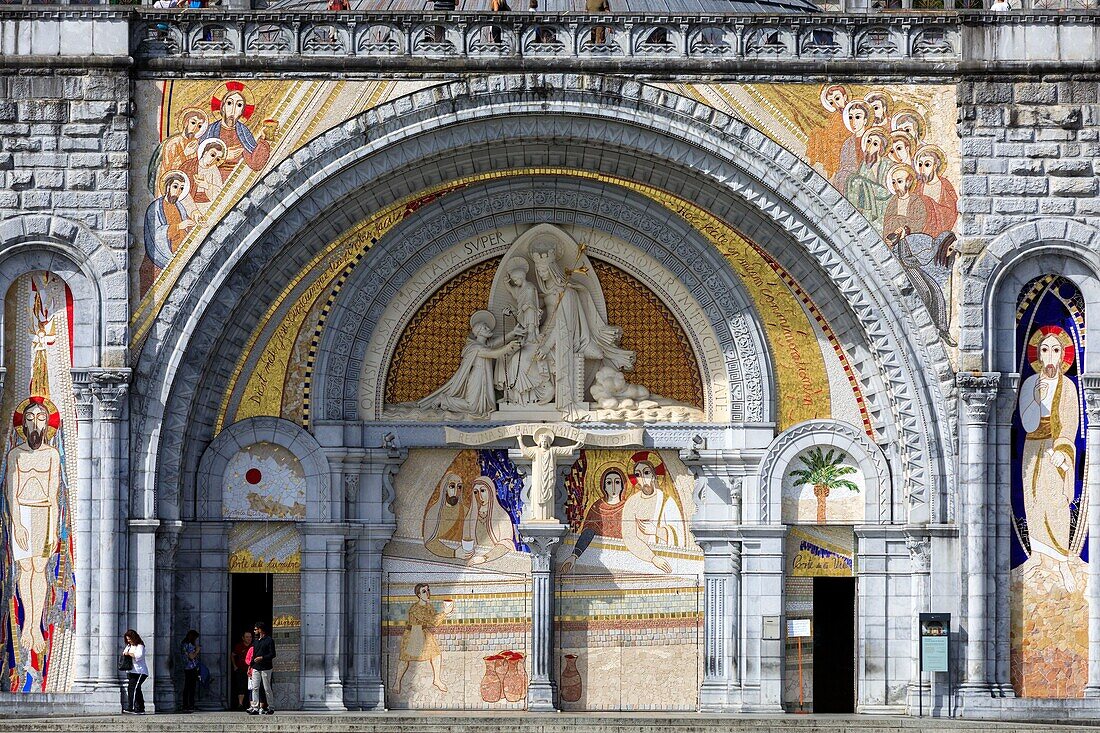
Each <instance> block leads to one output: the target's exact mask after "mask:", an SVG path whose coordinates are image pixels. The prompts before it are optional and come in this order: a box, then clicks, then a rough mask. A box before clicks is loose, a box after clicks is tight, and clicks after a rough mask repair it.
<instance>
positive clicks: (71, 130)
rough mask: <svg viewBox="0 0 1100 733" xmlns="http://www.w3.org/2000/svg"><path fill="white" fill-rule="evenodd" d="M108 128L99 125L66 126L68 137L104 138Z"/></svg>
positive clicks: (72, 123) (74, 124)
mask: <svg viewBox="0 0 1100 733" xmlns="http://www.w3.org/2000/svg"><path fill="white" fill-rule="evenodd" d="M106 129H107V126H106V125H104V124H102V123H99V124H96V123H87V122H71V123H69V124H68V125H65V128H64V133H65V136H66V137H102V136H103V132H104V130H106Z"/></svg>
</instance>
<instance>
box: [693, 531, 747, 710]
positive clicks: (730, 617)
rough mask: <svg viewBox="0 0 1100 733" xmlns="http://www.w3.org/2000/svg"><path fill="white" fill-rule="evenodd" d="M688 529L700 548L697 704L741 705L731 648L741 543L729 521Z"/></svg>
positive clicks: (736, 627)
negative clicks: (700, 642)
mask: <svg viewBox="0 0 1100 733" xmlns="http://www.w3.org/2000/svg"><path fill="white" fill-rule="evenodd" d="M691 531H692V533H693V535H694V537H695V541H696V543H697V544H698V545H699V547H701V548H702V550H703V684H702V686H701V687H700V689H699V707H700V709H701V710H703V711H705V712H737V711H738V710H740V706H741V686H740V674H739V672H738V660H739V656H738V650H737V642H738V630H739V628H740V624H739V623H738V616H739V613H740V608H741V543H740V542H739V541H737V528H736V525H732V524H730V525H726V526H716V523H713V522H710V523H707V524H706V525H705V526H699V525H697V524H694V523H693V524H692V528H691Z"/></svg>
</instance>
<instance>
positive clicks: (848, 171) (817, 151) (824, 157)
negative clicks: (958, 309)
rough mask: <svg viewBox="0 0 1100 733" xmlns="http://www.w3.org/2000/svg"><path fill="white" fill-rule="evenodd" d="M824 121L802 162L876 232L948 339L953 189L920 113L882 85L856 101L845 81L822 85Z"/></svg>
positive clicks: (954, 214)
mask: <svg viewBox="0 0 1100 733" xmlns="http://www.w3.org/2000/svg"><path fill="white" fill-rule="evenodd" d="M821 104H822V106H823V107H824V108H825V110H826V111H827V112H828V117H827V119H826V121H825V123H824V124H823V125H821V126H820V127H818V128H817V129H815V130H812V131H810V133H809V135H808V140H807V146H806V157H807V160H808V162H809V163H810V164H811V165H812V166H814V168H816V169H817V170H818V171H819V172H820V173H822V174H823V175H825V176H826V177H827V178H828V179H829V182H830V183H832V184H833V186H834V187H835V188H836V189H837V190H838V191H840V192H841V193H842V194H844V196H845V197H846V198H847V199H848V200H849V201H850V202H851V203H852V205H854V206H855V207H856V208H857V209H858V210H859V211H860V213H862V214H863V216H864V217H866V219H867V220H868V221H869V222H871V224H873V225H874V226H875V228H876V229H877V230H878V231H879V232H880V233H881V234H882V236H883V239H884V240H885V241H886V243H887V245H888V246H889V247H890V250H891V251H892V252H893V254H894V256H895V257H896V258H897V260H898V262H899V263H900V264H901V266H902V268H903V269H904V270H905V274H906V275H907V276H908V278H909V280H910V282H911V283H912V284H913V287H914V290H915V291H916V293H917V295H918V296H919V297H920V298H921V300H922V301H923V302H924V304H925V306H926V307H927V308H928V311H929V314H930V315H931V317H932V321H933V323H934V324H935V326H936V328H937V330H938V331H939V332H940V336H941V337H942V338H943V339H944V340H946V341H947V342H948V343H949V344H952V345H954V341H953V339H952V338H951V335H950V333H949V320H950V314H949V312H948V309H947V300H946V298H945V296H944V290H945V288H946V287H947V285H948V281H949V279H950V275H951V264H952V262H953V261H954V256H955V251H954V248H953V244H954V241H955V235H954V233H953V230H954V227H955V222H956V221H957V220H958V216H959V212H958V194H957V193H956V191H955V188H954V186H952V185H951V182H950V181H948V180H947V178H946V177H945V176H944V173H945V171H946V169H947V158H946V156H945V154H944V152H943V149H942V148H940V147H939V146H937V145H935V144H932V143H930V142H928V141H927V140H926V136H927V134H928V122H927V120H926V119H925V117H924V116H923V115H921V114H920V113H919V112H917V111H915V110H913V109H908V108H896V105H895V102H894V100H893V97H892V96H891V94H890V93H889V92H888V91H886V90H873V91H871V92H868V93H867V94H865V95H864V97H863V98H862V99H854V98H853V96H852V93H851V91H850V90H849V88H848V87H847V86H844V85H842V84H826V85H824V86H822V88H821Z"/></svg>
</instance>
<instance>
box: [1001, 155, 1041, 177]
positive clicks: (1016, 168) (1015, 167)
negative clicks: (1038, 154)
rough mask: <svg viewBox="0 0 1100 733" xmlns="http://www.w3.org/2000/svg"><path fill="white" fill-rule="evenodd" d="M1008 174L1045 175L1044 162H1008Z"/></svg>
mask: <svg viewBox="0 0 1100 733" xmlns="http://www.w3.org/2000/svg"><path fill="white" fill-rule="evenodd" d="M1008 172H1009V173H1011V174H1012V175H1014V176H1041V175H1043V161H1041V160H1029V159H1026V158H1014V159H1013V160H1010V161H1009V162H1008Z"/></svg>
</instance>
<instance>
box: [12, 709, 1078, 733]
mask: <svg viewBox="0 0 1100 733" xmlns="http://www.w3.org/2000/svg"><path fill="white" fill-rule="evenodd" d="M0 714H2V713H0ZM1098 730H1100V728H1096V727H1092V726H1087V725H1067V724H1060V723H1017V722H991V721H963V720H944V719H930V718H921V719H918V718H902V717H870V716H813V715H805V716H801V715H800V716H794V715H791V716H746V715H737V716H714V715H702V714H695V713H692V714H684V715H675V714H668V713H664V714H652V713H639V714H629V715H628V714H622V713H607V714H573V713H551V714H530V713H518V712H508V713H505V712H501V713H496V714H493V715H486V714H461V713H453V712H430V711H425V712H422V713H419V714H410V713H405V712H401V713H395V712H389V713H341V714H326V713H320V714H309V713H293V712H285V713H276V714H275V715H272V716H249V715H245V714H243V713H198V714H194V715H179V714H163V715H146V716H131V715H104V716H50V717H36V718H18V719H16V718H7V719H3V718H0V733H8V732H9V731H10V732H12V733H15V732H16V731H18V732H19V733H53V732H54V731H58V732H60V731H71V732H75V733H108V732H111V733H114V732H115V731H119V732H122V731H125V733H153V732H154V731H156V732H157V733H162V732H163V733H353V732H354V733H741V732H742V731H744V732H745V733H772V732H773V731H774V732H775V733H789V732H790V731H804V732H805V733H844V732H845V731H856V732H858V733H918V732H923V731H935V732H937V733H954V732H955V731H958V732H959V733H1013V732H1015V731H1019V733H1036V732H1038V731H1046V732H1048V733H1097V731H1098Z"/></svg>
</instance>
